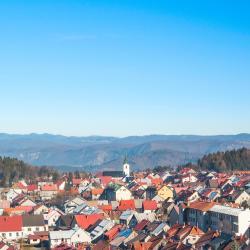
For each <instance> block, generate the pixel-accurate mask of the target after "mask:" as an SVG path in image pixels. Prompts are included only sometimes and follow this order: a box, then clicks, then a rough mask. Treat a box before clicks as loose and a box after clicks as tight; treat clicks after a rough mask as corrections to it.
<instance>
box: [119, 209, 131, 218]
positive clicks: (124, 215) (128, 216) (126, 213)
mask: <svg viewBox="0 0 250 250" xmlns="http://www.w3.org/2000/svg"><path fill="white" fill-rule="evenodd" d="M134 214H135V212H133V211H131V210H127V211H124V212H123V213H122V214H121V216H120V220H128V219H129V218H131V217H132V216H133V215H134Z"/></svg>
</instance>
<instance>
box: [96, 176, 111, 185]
mask: <svg viewBox="0 0 250 250" xmlns="http://www.w3.org/2000/svg"><path fill="white" fill-rule="evenodd" d="M99 179H100V180H101V183H102V184H103V185H104V186H106V185H108V184H109V183H110V182H111V181H112V179H113V178H112V177H111V176H100V177H99Z"/></svg>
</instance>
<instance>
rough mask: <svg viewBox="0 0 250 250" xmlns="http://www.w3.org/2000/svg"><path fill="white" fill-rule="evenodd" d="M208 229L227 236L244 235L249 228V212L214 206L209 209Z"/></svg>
mask: <svg viewBox="0 0 250 250" xmlns="http://www.w3.org/2000/svg"><path fill="white" fill-rule="evenodd" d="M209 217H210V227H211V229H213V230H220V231H222V232H224V233H227V234H236V235H244V234H245V233H246V231H247V230H248V228H249V226H250V210H249V209H245V210H244V209H241V208H232V207H227V206H221V205H215V206H213V207H212V208H211V209H209Z"/></svg>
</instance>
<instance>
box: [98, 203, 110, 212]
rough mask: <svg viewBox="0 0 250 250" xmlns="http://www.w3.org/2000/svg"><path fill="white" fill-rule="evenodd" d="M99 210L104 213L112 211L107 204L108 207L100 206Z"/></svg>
mask: <svg viewBox="0 0 250 250" xmlns="http://www.w3.org/2000/svg"><path fill="white" fill-rule="evenodd" d="M98 207H99V208H100V209H101V210H103V211H104V212H109V211H112V210H113V209H112V205H111V204H108V205H100V206H98Z"/></svg>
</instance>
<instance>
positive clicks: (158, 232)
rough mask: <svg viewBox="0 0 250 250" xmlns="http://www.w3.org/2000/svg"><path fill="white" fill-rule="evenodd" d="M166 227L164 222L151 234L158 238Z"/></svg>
mask: <svg viewBox="0 0 250 250" xmlns="http://www.w3.org/2000/svg"><path fill="white" fill-rule="evenodd" d="M165 226H167V224H166V223H165V222H162V223H161V224H160V225H159V226H158V227H157V228H156V229H155V230H154V231H153V232H152V234H153V235H155V236H158V235H159V234H160V233H161V232H162V231H163V229H164V227H165Z"/></svg>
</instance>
